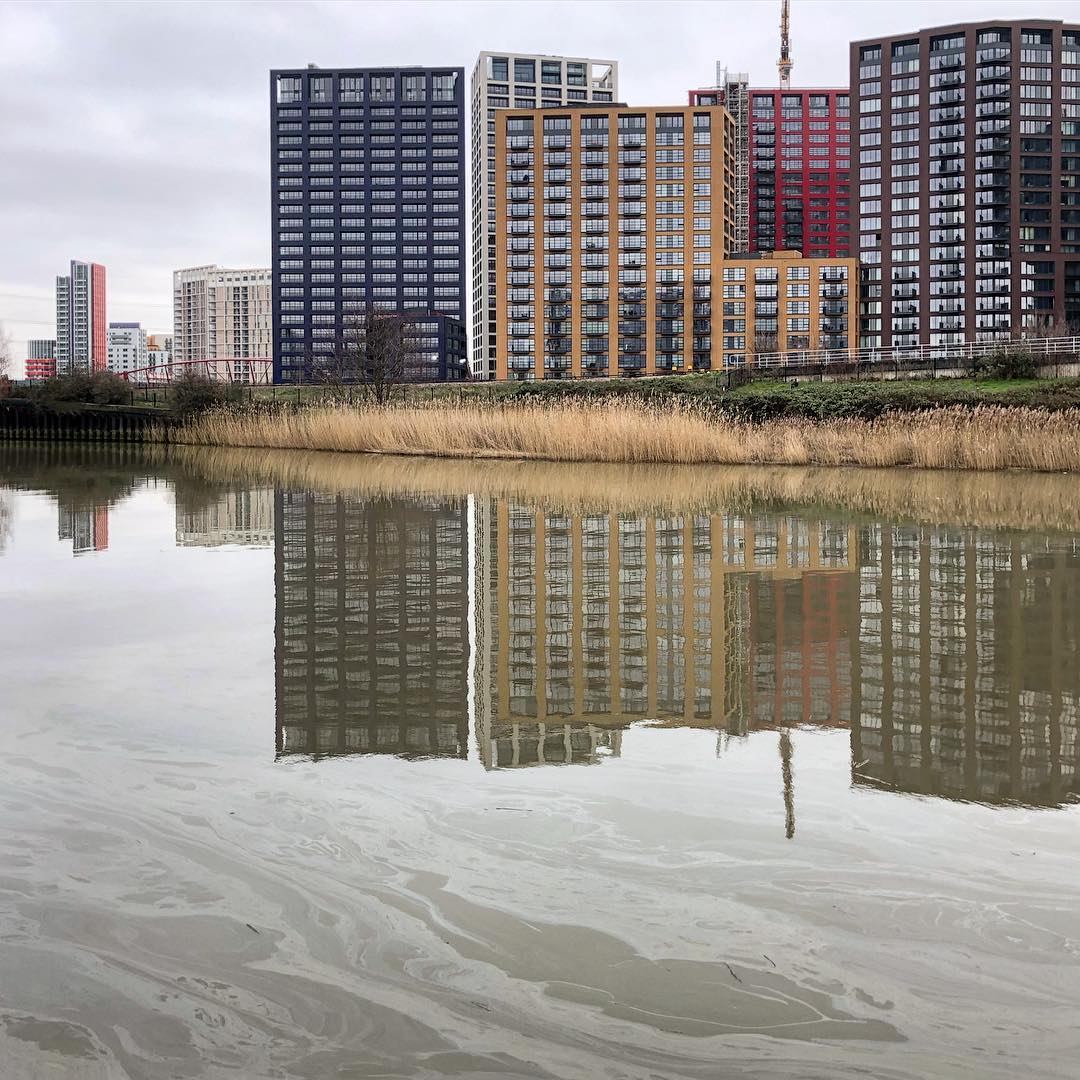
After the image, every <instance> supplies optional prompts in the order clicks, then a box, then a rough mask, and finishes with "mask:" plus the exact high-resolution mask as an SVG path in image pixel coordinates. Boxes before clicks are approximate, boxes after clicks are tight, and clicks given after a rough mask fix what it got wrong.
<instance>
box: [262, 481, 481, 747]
mask: <svg viewBox="0 0 1080 1080" xmlns="http://www.w3.org/2000/svg"><path fill="white" fill-rule="evenodd" d="M273 527H274V538H275V539H274V558H275V590H274V591H275V602H276V609H275V616H276V644H275V649H274V657H275V665H274V666H275V690H276V712H277V737H276V741H277V752H278V754H279V755H289V754H308V755H313V756H316V757H321V756H327V755H334V754H358V753H368V754H405V755H414V756H449V757H462V758H463V757H465V756H466V755H467V753H468V739H469V720H468V716H469V712H468V710H469V687H468V671H469V627H468V612H469V603H468V596H469V590H468V581H469V574H468V538H467V517H466V508H465V505H464V503H462V502H448V501H446V500H443V499H428V498H423V497H415V498H413V497H399V498H394V499H386V498H372V499H363V498H358V497H355V496H349V495H341V494H337V495H335V494H328V493H321V492H298V491H297V492H293V491H281V490H280V489H279V490H278V491H277V493H276V495H275V496H274V513H273Z"/></svg>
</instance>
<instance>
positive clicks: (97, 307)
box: [56, 259, 108, 375]
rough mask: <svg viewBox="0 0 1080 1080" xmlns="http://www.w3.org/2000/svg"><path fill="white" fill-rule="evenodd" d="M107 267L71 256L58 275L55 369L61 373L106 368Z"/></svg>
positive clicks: (66, 373)
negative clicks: (66, 267) (66, 270)
mask: <svg viewBox="0 0 1080 1080" xmlns="http://www.w3.org/2000/svg"><path fill="white" fill-rule="evenodd" d="M105 309H106V304H105V267H104V266H102V265H101V264H100V263H87V262H80V261H79V260H77V259H72V261H71V266H70V269H69V272H68V273H67V274H64V275H60V276H58V277H57V279H56V370H57V373H58V374H60V375H70V374H73V373H75V372H94V371H104V370H105V368H106V366H107V364H108V345H107V342H106V326H105Z"/></svg>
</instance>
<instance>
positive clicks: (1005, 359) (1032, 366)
mask: <svg viewBox="0 0 1080 1080" xmlns="http://www.w3.org/2000/svg"><path fill="white" fill-rule="evenodd" d="M1036 369H1037V364H1036V363H1035V354H1034V353H1033V352H1032V351H1031V348H1030V346H1028V345H1025V344H1023V343H1021V342H1016V343H1013V344H1011V345H1004V346H1002V347H1001V348H1000V349H995V350H994V351H993V352H992V353H991V354H990V356H989V357H988V358H987V364H986V370H987V371H988V373H989V374H990V375H991V376H993V377H994V378H995V379H1034V378H1035V375H1036Z"/></svg>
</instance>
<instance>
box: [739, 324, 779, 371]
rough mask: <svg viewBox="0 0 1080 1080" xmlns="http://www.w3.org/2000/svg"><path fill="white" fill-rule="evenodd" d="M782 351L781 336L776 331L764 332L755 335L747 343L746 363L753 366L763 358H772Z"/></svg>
mask: <svg viewBox="0 0 1080 1080" xmlns="http://www.w3.org/2000/svg"><path fill="white" fill-rule="evenodd" d="M779 351H780V336H779V335H778V334H777V333H776V332H775V331H768V330H766V331H762V332H761V333H760V334H757V333H755V334H753V335H752V336H750V337H748V338H747V342H746V362H747V364H753V363H755V361H756V360H757V359H758V357H762V356H770V355H772V354H774V353H778V352H779Z"/></svg>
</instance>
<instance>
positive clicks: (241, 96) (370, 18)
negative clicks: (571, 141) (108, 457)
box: [0, 0, 1077, 351]
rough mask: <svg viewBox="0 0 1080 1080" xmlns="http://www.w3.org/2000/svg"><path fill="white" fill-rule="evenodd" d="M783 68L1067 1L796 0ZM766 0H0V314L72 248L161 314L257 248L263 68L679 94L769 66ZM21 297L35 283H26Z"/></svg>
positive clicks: (35, 291) (13, 314)
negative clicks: (497, 54) (722, 66)
mask: <svg viewBox="0 0 1080 1080" xmlns="http://www.w3.org/2000/svg"><path fill="white" fill-rule="evenodd" d="M792 8H793V11H792V29H793V50H792V51H793V55H794V59H795V81H796V82H797V83H799V84H802V85H837V84H839V85H844V84H845V83H846V82H847V43H848V41H849V40H852V39H856V38H860V37H867V36H869V35H871V34H877V33H891V32H902V31H903V30H905V29H915V28H918V27H921V26H927V25H935V24H945V23H949V22H957V21H961V20H965V19H971V18H975V17H979V18H993V17H994V15H995V14H998V13H999V14H1000V15H1001V16H1002V17H1006V16H1007V17H1010V18H1018V17H1019V18H1022V17H1023V16H1024V14H1027V13H1030V14H1031V15H1032V16H1036V15H1038V16H1040V17H1044V18H1070V17H1072V18H1075V16H1076V8H1077V5H1076V3H1075V0H1014V2H1004V3H996V2H994V0H982V2H980V3H977V4H976V3H972V2H969V0H922V2H913V3H906V4H893V3H887V2H884V0H877V2H867V0H793V3H792ZM778 13H779V0H724V2H707V0H682V2H680V0H667V2H652V0H640V2H623V3H619V2H613V0H586V2H584V3H582V2H581V0H574V2H572V3H562V2H548V3H545V2H541V0H534V2H528V3H526V2H522V0H519V2H516V3H503V2H498V3H497V2H490V3H483V2H468V0H463V2H454V0H442V2H430V3H422V2H416V0H396V2H395V0H390V2H385V0H375V2H370V3H369V2H363V3H359V2H357V3H228V2H226V3H214V4H209V3H169V2H163V3H141V4H134V3H93V2H87V3H75V4H67V3H46V2H36V3H16V2H12V0H0V70H3V71H4V75H5V78H4V92H3V105H2V107H0V320H2V321H4V322H5V323H6V324H7V325H8V327H9V328H10V329H11V331H12V332H13V336H14V337H15V339H16V348H17V349H18V350H20V351H21V349H22V346H23V341H24V340H25V338H26V337H37V336H45V335H48V336H51V328H50V322H49V320H50V319H51V310H52V306H51V305H52V301H51V289H52V282H53V279H54V277H55V275H56V274H57V273H60V272H61V271H63V270H64V268H65V266H66V265H67V262H68V260H69V259H71V258H86V259H95V260H97V261H99V262H103V263H105V264H106V266H107V267H108V274H109V317H110V318H112V319H138V320H141V321H142V322H143V324H144V325H145V326H147V327H148V328H149V329H151V330H167V329H169V328H170V327H169V324H170V320H171V315H170V312H171V306H172V304H171V287H172V271H173V270H174V269H176V268H178V267H182V266H191V265H196V264H198V263H204V262H218V263H222V264H233V265H245V264H246V265H266V264H268V262H269V220H268V218H269V200H268V169H267V162H268V155H269V151H268V138H267V124H268V119H267V113H268V96H269V76H268V71H269V69H270V68H272V67H288V66H296V65H300V64H304V63H307V62H309V61H311V62H315V63H320V64H323V65H325V66H327V67H329V66H333V65H338V64H340V65H346V64H354V65H361V64H388V65H392V64H399V63H417V64H444V63H454V64H457V65H460V66H463V67H464V68H465V70H466V77H468V75H469V74H470V73H471V71H472V65H473V63H474V62H475V58H476V54H477V53H478V52H479V51H480V50H481V49H507V50H512V49H517V50H522V51H529V52H550V53H571V54H578V55H591V56H601V57H610V58H612V59H617V60H618V61H619V64H620V80H621V84H622V93H621V97H622V98H623V99H624V100H626V101H629V102H631V103H639V104H664V103H667V102H672V103H674V102H683V101H685V100H686V91H687V90H688V89H690V88H691V87H696V86H707V85H709V84H710V83H711V82H712V80H713V73H714V70H715V62H716V61H717V60H722V61H724V62H726V63H727V64H728V66H729V67H731V68H732V69H734V70H746V71H749V72H750V73H751V76H752V78H753V79H754V81H756V82H757V83H758V84H759V85H770V84H772V83H774V82H775V79H776V67H775V63H776V56H777V54H778V29H777V23H778ZM35 297H36V299H35Z"/></svg>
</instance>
